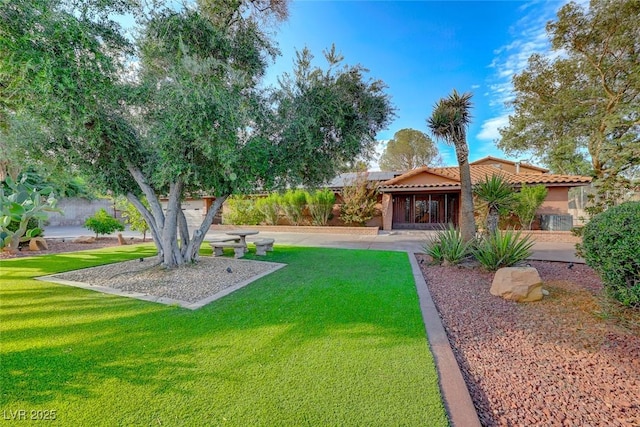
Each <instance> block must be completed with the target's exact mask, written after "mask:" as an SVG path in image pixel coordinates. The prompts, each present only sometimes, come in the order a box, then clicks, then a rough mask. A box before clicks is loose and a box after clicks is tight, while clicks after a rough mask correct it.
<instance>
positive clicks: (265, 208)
mask: <svg viewBox="0 0 640 427" xmlns="http://www.w3.org/2000/svg"><path fill="white" fill-rule="evenodd" d="M256 209H258V210H259V211H260V212H261V213H262V215H263V217H264V222H266V223H267V224H268V225H278V219H279V218H280V195H279V194H278V193H272V194H269V195H268V196H267V197H261V198H259V199H257V200H256Z"/></svg>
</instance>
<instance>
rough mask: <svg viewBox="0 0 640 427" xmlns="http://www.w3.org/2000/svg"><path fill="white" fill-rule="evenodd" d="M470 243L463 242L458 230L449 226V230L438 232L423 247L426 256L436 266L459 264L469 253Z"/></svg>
mask: <svg viewBox="0 0 640 427" xmlns="http://www.w3.org/2000/svg"><path fill="white" fill-rule="evenodd" d="M469 249H470V243H469V242H465V241H464V239H463V238H462V234H461V233H460V230H459V229H456V228H454V227H453V225H451V224H449V228H447V229H444V230H439V231H438V232H437V233H436V235H435V236H433V237H431V238H430V239H429V242H428V243H427V245H426V246H425V252H426V253H427V255H429V256H431V258H433V262H434V263H437V264H443V263H445V264H449V265H455V264H459V263H460V262H461V261H462V260H464V259H465V258H466V257H467V256H468V255H469V253H470V251H469Z"/></svg>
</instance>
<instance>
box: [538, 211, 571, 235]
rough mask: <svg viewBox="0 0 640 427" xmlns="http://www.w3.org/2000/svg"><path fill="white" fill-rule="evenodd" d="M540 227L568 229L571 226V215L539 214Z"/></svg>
mask: <svg viewBox="0 0 640 427" xmlns="http://www.w3.org/2000/svg"><path fill="white" fill-rule="evenodd" d="M540 228H541V229H542V230H547V231H570V230H571V229H572V228H573V215H549V214H542V215H540Z"/></svg>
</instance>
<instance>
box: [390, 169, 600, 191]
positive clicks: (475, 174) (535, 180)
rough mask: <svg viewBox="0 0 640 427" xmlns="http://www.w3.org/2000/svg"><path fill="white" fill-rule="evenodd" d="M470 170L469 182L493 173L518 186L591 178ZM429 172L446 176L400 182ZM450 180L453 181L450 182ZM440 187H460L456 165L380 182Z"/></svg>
mask: <svg viewBox="0 0 640 427" xmlns="http://www.w3.org/2000/svg"><path fill="white" fill-rule="evenodd" d="M469 169H470V171H471V183H472V184H477V183H479V182H481V181H484V180H485V179H486V177H491V176H493V175H500V176H502V177H503V178H504V179H505V180H506V181H507V182H509V183H511V184H513V185H515V186H519V185H520V184H522V183H526V184H551V185H557V184H574V185H575V184H577V185H582V184H588V183H590V182H591V178H590V177H588V176H580V175H553V174H522V173H521V174H514V173H510V172H507V171H504V170H501V169H497V168H495V167H493V166H488V165H470V167H469ZM423 173H426V174H430V175H436V176H441V177H443V178H446V181H445V180H443V182H437V183H429V184H427V183H424V184H420V183H415V182H414V183H412V184H402V182H404V181H406V180H407V179H408V178H411V177H414V176H416V175H420V174H423ZM451 180H453V181H455V182H451ZM442 187H451V188H459V187H460V171H459V168H457V167H444V168H430V167H427V166H422V167H420V168H417V169H414V170H412V171H409V172H407V173H405V174H403V175H400V176H397V177H395V178H393V179H390V180H389V181H385V182H383V183H382V184H381V188H382V189H392V188H442Z"/></svg>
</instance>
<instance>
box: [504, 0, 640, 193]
mask: <svg viewBox="0 0 640 427" xmlns="http://www.w3.org/2000/svg"><path fill="white" fill-rule="evenodd" d="M638 22H640V2H638V1H637V0H615V1H612V0H598V1H592V2H591V3H590V5H589V7H588V8H585V7H583V6H580V5H577V4H575V3H569V4H567V5H565V6H564V7H562V8H561V9H560V10H559V12H558V17H557V19H556V20H555V21H551V22H549V23H548V24H547V33H548V35H549V38H550V40H551V47H552V49H553V56H552V57H545V56H542V55H540V54H535V55H532V56H531V57H530V58H529V63H528V66H527V68H526V69H525V70H524V71H523V72H521V73H520V74H517V75H516V76H515V77H514V79H513V85H514V90H515V99H514V100H513V101H512V102H511V106H512V107H513V109H514V112H513V114H512V115H511V116H510V117H509V125H508V126H507V127H506V128H504V129H501V130H500V133H501V137H502V139H501V140H500V141H499V142H498V146H499V147H500V148H501V149H503V150H505V151H506V152H507V153H513V154H522V153H532V154H533V155H534V156H536V157H538V158H539V159H540V160H541V161H542V163H544V164H546V165H547V166H549V167H550V168H551V169H552V170H553V171H554V172H557V173H581V174H593V176H594V177H595V183H596V185H598V186H600V187H601V188H602V189H603V193H604V192H608V193H609V194H615V193H616V191H613V192H612V190H615V189H616V187H617V186H618V185H619V184H621V183H624V181H626V180H627V179H628V178H631V177H633V176H634V174H637V173H638V172H639V169H640V108H639V105H640V62H639V61H638V58H640V30H639V29H638V28H639V27H638Z"/></svg>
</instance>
